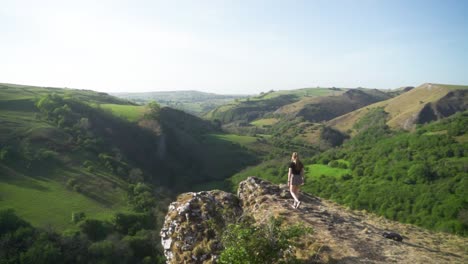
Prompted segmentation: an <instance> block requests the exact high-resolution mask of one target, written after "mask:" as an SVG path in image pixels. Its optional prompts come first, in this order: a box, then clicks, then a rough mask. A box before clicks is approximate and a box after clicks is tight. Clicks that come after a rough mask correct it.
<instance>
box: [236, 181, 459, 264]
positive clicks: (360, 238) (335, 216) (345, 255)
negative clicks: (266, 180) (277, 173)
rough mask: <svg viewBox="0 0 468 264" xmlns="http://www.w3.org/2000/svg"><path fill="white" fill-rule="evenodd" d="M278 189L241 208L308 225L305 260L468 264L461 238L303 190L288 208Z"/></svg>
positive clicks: (302, 253) (260, 217) (259, 216)
mask: <svg viewBox="0 0 468 264" xmlns="http://www.w3.org/2000/svg"><path fill="white" fill-rule="evenodd" d="M281 193H283V195H282V196H283V198H281V197H280V195H278V194H274V193H272V192H269V193H267V194H261V195H258V193H257V195H256V196H252V197H255V202H254V203H251V206H249V207H247V208H244V210H245V211H247V212H250V213H251V214H253V216H254V217H255V218H256V219H257V220H258V221H262V220H264V219H266V217H268V216H270V215H275V216H281V217H284V218H286V220H287V222H288V223H303V224H304V225H305V226H306V227H312V228H313V230H314V233H313V234H312V235H310V236H308V237H307V238H306V240H307V241H306V242H304V243H303V250H300V251H298V252H297V255H298V256H299V257H300V258H301V259H303V260H305V262H306V263H411V264H416V263H437V264H439V263H468V253H467V251H468V239H466V238H462V237H458V236H454V235H449V234H445V233H435V232H430V231H427V230H425V229H422V228H419V227H415V226H412V225H407V224H401V223H398V222H393V221H389V220H386V219H384V218H382V217H378V216H375V215H372V214H370V213H366V212H360V211H352V210H348V209H346V208H345V207H343V206H340V205H337V204H335V203H333V202H330V201H326V200H322V199H319V198H317V197H313V196H310V195H306V194H304V195H302V200H303V202H302V204H301V207H300V208H299V209H293V208H292V207H291V204H292V199H290V198H289V197H288V196H287V190H286V188H285V186H281ZM284 194H286V195H284ZM385 231H391V232H396V233H399V234H401V235H402V236H403V238H404V239H403V242H397V241H393V240H390V239H386V238H384V237H383V236H382V233H383V232H385Z"/></svg>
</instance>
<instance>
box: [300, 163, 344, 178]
mask: <svg viewBox="0 0 468 264" xmlns="http://www.w3.org/2000/svg"><path fill="white" fill-rule="evenodd" d="M305 171H306V176H307V177H314V178H315V177H320V176H321V175H324V176H331V177H340V176H342V175H345V174H348V173H351V170H349V169H340V168H332V167H330V166H327V165H323V164H311V165H306V166H305Z"/></svg>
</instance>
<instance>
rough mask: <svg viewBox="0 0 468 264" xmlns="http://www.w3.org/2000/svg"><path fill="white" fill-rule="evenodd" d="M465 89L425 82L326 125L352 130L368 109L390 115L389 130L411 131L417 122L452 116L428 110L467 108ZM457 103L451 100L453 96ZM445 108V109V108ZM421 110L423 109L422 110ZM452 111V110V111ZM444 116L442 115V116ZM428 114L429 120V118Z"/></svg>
mask: <svg viewBox="0 0 468 264" xmlns="http://www.w3.org/2000/svg"><path fill="white" fill-rule="evenodd" d="M467 90H468V86H462V85H447V84H434V83H425V84H422V85H420V86H418V87H416V88H414V89H410V90H409V91H407V92H405V93H403V94H400V95H398V96H396V97H394V98H391V99H389V100H385V101H382V102H378V103H375V104H372V105H368V106H366V107H363V108H360V109H358V110H355V111H353V112H350V113H348V114H345V115H343V116H340V117H337V118H335V119H332V120H330V121H329V122H328V123H327V124H328V125H329V126H332V127H334V128H336V129H338V130H340V131H343V132H345V131H347V130H349V129H352V127H353V125H354V124H355V123H356V122H357V121H358V120H359V119H360V118H362V117H363V116H364V115H365V114H366V113H368V112H369V111H370V110H371V109H374V108H379V107H382V108H383V109H384V111H385V112H387V113H388V114H389V117H388V120H387V125H388V126H390V127H391V128H394V129H397V128H400V129H406V130H411V129H413V128H414V126H415V125H416V124H418V123H422V122H427V121H430V120H437V119H440V118H442V117H444V116H448V115H450V113H451V114H453V113H454V112H455V111H452V112H451V111H442V112H440V113H439V112H437V111H436V112H435V113H434V112H433V111H432V113H431V111H430V110H431V109H432V110H433V109H436V110H437V109H439V108H441V107H443V105H447V102H449V101H450V102H451V103H453V105H452V107H455V108H456V109H457V111H464V110H466V109H468V94H467V92H466V91H467ZM455 91H459V92H456V95H457V96H458V97H460V99H459V100H453V99H450V98H452V97H454V96H455V94H454V93H453V92H455ZM445 108H447V106H446V107H445ZM423 109H426V110H425V111H423ZM453 110H455V109H453ZM444 113H445V114H444ZM428 114H430V115H432V117H430V118H428V116H427V115H428Z"/></svg>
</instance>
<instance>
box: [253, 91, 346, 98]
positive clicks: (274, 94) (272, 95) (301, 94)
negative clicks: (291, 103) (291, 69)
mask: <svg viewBox="0 0 468 264" xmlns="http://www.w3.org/2000/svg"><path fill="white" fill-rule="evenodd" d="M336 92H339V91H334V90H330V89H329V88H302V89H296V90H280V91H274V92H270V93H266V94H264V95H260V96H258V97H254V98H253V99H254V100H255V99H270V98H275V97H278V96H281V95H295V96H297V97H304V96H326V95H333V93H336Z"/></svg>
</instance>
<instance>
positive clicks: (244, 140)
mask: <svg viewBox="0 0 468 264" xmlns="http://www.w3.org/2000/svg"><path fill="white" fill-rule="evenodd" d="M210 136H211V137H214V138H216V139H221V140H225V141H229V142H233V143H237V144H240V145H241V146H246V145H249V144H252V143H255V142H256V141H257V138H256V137H251V136H240V135H234V134H210Z"/></svg>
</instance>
